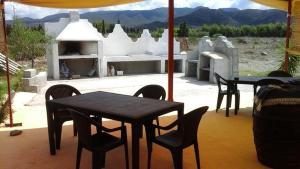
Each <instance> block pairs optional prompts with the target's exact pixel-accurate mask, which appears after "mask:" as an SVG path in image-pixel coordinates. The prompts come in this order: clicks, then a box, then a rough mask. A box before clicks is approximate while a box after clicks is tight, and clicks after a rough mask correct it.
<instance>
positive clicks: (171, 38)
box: [168, 0, 174, 101]
mask: <svg viewBox="0 0 300 169" xmlns="http://www.w3.org/2000/svg"><path fill="white" fill-rule="evenodd" d="M168 27H169V29H168V30H169V44H168V100H169V101H173V74H174V55H173V54H174V0H169V26H168Z"/></svg>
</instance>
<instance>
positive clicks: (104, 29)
mask: <svg viewBox="0 0 300 169" xmlns="http://www.w3.org/2000/svg"><path fill="white" fill-rule="evenodd" d="M101 33H102V35H103V36H104V35H105V34H106V26H105V22H104V20H102V23H101Z"/></svg>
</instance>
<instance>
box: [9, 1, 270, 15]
mask: <svg viewBox="0 0 300 169" xmlns="http://www.w3.org/2000/svg"><path fill="white" fill-rule="evenodd" d="M5 5H6V7H5V10H6V17H7V18H12V16H13V13H14V12H13V11H15V14H16V15H17V16H18V17H31V18H42V17H45V16H47V15H50V14H55V13H59V12H67V11H68V10H66V9H64V10H63V9H53V8H40V7H33V6H27V5H21V4H18V3H11V2H6V4H5ZM167 6H168V0H145V1H144V2H139V3H133V4H129V5H119V6H113V7H107V8H93V9H85V10H80V11H81V12H85V11H97V10H146V9H153V8H159V7H167ZM197 6H206V7H209V8H230V7H233V8H239V9H248V8H252V9H253V8H255V9H266V7H264V6H261V5H258V4H256V3H253V2H251V1H250V0H175V7H192V8H193V7H197ZM14 9H15V10H14Z"/></svg>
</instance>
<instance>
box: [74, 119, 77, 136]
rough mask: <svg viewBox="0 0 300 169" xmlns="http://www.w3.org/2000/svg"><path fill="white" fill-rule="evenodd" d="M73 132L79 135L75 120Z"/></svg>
mask: <svg viewBox="0 0 300 169" xmlns="http://www.w3.org/2000/svg"><path fill="white" fill-rule="evenodd" d="M73 134H74V136H77V125H76V123H75V121H74V120H73Z"/></svg>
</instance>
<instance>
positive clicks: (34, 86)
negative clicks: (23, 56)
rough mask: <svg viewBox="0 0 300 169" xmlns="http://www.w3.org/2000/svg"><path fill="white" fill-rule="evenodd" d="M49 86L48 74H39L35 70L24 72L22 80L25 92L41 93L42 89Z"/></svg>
mask: <svg viewBox="0 0 300 169" xmlns="http://www.w3.org/2000/svg"><path fill="white" fill-rule="evenodd" d="M46 84H47V73H46V72H40V73H38V74H37V72H36V70H35V69H27V70H25V71H24V76H23V78H22V87H23V90H24V91H25V92H33V93H40V91H41V89H42V88H43V87H44V86H45V85H46Z"/></svg>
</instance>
